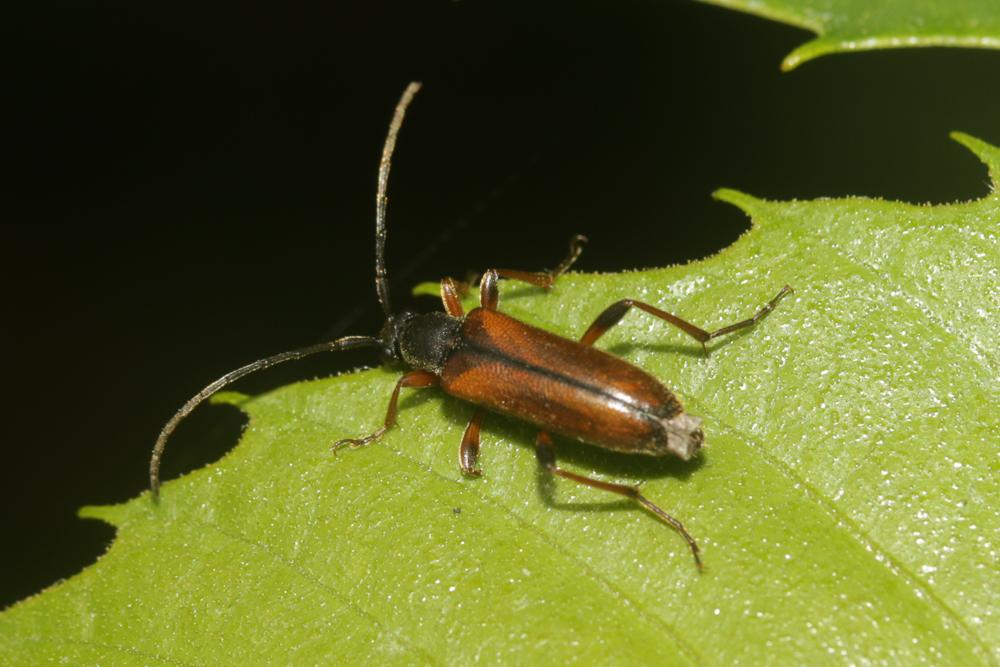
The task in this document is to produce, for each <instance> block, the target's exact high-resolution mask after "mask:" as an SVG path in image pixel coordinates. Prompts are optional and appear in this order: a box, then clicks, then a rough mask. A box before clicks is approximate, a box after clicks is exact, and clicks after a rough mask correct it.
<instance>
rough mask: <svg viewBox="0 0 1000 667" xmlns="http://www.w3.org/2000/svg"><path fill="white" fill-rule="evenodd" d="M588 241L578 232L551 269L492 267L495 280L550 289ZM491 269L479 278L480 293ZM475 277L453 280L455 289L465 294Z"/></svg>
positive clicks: (571, 264) (460, 293) (458, 292)
mask: <svg viewBox="0 0 1000 667" xmlns="http://www.w3.org/2000/svg"><path fill="white" fill-rule="evenodd" d="M586 242H587V237H586V236H584V235H583V234H576V235H574V236H573V238H571V239H570V240H569V254H568V255H566V258H565V259H564V260H563V261H561V262H559V265H558V266H556V268H554V269H552V270H550V271H519V270H517V269H491V271H493V274H494V276H493V280H494V282H495V281H496V279H497V278H507V279H509V280H520V281H521V282H524V283H530V284H532V285H534V286H536V287H542V288H545V289H548V288H550V287H552V285H554V284H555V282H556V278H558V277H559V276H561V275H562V274H564V273H566V272H567V271H568V270H569V267H571V266H573V263H574V262H575V261H576V259H577V257H579V256H580V253H581V252H583V244H584V243H586ZM487 274H489V271H487V272H486V273H484V274H483V276H482V278H480V280H479V290H480V295H481V294H482V290H483V281H485V280H486V277H487ZM474 279H475V276H474V275H473V276H471V277H470V278H469V280H468V282H453V284H454V285H455V291H456V293H457V294H459V295H461V296H464V295H465V294H466V293H467V292H468V291H469V284H470V283H471V282H472V281H473V280H474ZM493 310H496V308H494V309H493Z"/></svg>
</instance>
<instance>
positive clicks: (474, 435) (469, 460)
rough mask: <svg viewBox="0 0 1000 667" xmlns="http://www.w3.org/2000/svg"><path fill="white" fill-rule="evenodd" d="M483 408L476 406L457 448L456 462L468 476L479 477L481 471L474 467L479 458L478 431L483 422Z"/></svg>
mask: <svg viewBox="0 0 1000 667" xmlns="http://www.w3.org/2000/svg"><path fill="white" fill-rule="evenodd" d="M483 414H484V412H483V410H482V409H481V408H477V409H476V411H475V412H474V413H473V414H472V418H471V419H470V420H469V425H468V426H466V427H465V433H464V434H462V446H461V448H459V450H458V464H459V466H460V467H461V468H462V473H463V474H465V475H468V476H469V477H479V476H480V475H482V474H483V471H482V470H480V469H479V468H477V467H476V461H477V460H478V459H479V431H480V427H481V426H482V423H483Z"/></svg>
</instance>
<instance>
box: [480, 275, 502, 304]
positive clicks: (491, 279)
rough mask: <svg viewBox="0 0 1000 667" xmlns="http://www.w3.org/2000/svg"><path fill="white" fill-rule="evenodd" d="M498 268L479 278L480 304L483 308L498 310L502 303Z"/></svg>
mask: <svg viewBox="0 0 1000 667" xmlns="http://www.w3.org/2000/svg"><path fill="white" fill-rule="evenodd" d="M498 280H499V278H498V277H497V272H496V269H490V270H488V271H487V272H486V273H484V274H483V277H482V278H480V279H479V306H480V307H481V308H482V309H483V310H496V309H497V304H498V303H500V291H499V290H498V289H497V281H498Z"/></svg>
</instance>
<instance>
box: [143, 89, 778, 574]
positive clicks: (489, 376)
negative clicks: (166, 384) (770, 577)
mask: <svg viewBox="0 0 1000 667" xmlns="http://www.w3.org/2000/svg"><path fill="white" fill-rule="evenodd" d="M419 89H420V84H418V83H411V84H410V85H409V86H408V87H407V88H406V90H405V91H404V92H403V96H402V98H401V99H400V100H399V104H398V105H397V106H396V112H395V114H394V116H393V119H392V123H391V124H390V125H389V133H388V135H387V136H386V140H385V146H384V148H383V150H382V161H381V164H380V165H379V174H378V192H377V195H376V214H375V289H376V291H377V294H378V300H379V303H380V304H381V305H382V310H383V311H384V312H385V316H386V321H385V326H383V327H382V331H381V333H380V334H379V335H378V336H377V337H376V336H346V337H344V338H338V339H337V340H334V341H330V342H328V343H320V344H318V345H313V346H311V347H306V348H302V349H299V350H292V351H290V352H283V353H281V354H277V355H275V356H273V357H267V358H265V359H260V360H258V361H255V362H253V363H252V364H248V365H247V366H244V367H242V368H239V369H237V370H235V371H232V372H231V373H227V374H226V375H224V376H223V377H221V378H219V379H218V380H216V381H215V382H213V383H212V384H210V385H208V386H207V387H205V388H204V389H203V390H202V391H200V392H199V393H198V394H197V395H196V396H194V397H193V398H191V399H190V400H189V401H188V402H187V403H185V404H184V406H183V407H182V408H181V409H180V410H178V411H177V413H176V414H175V415H174V416H173V417H172V418H171V419H170V421H168V422H167V424H166V425H165V426H164V427H163V430H162V431H161V432H160V437H159V438H158V439H157V441H156V446H155V447H154V448H153V455H152V458H151V459H150V462H149V482H150V488H151V489H152V494H153V498H154V500H155V499H156V498H157V497H158V494H159V488H160V460H161V458H162V456H163V450H164V447H165V446H166V443H167V438H169V437H170V434H171V433H172V432H173V431H174V429H175V428H176V427H177V424H178V423H180V421H181V420H182V419H183V418H184V417H186V416H187V415H188V414H189V413H190V412H191V411H192V410H194V409H195V407H197V406H198V404H199V403H201V402H202V401H204V400H205V399H206V398H208V397H209V396H211V395H212V394H214V393H215V392H217V391H218V390H219V389H221V388H222V387H224V386H226V385H228V384H230V383H231V382H234V381H235V380H237V379H239V378H241V377H243V376H245V375H248V374H249V373H253V372H255V371H258V370H261V369H264V368H268V367H270V366H273V365H275V364H279V363H282V362H285V361H290V360H293V359H301V358H302V357H305V356H308V355H311V354H315V353H317V352H330V351H334V350H347V349H351V348H356V347H364V346H368V347H377V348H379V349H380V351H381V353H382V358H383V360H384V361H385V362H386V363H396V364H402V365H403V366H406V367H408V368H410V369H411V370H410V371H409V372H407V373H406V374H405V375H403V377H401V378H400V379H399V382H397V383H396V387H395V389H394V390H393V392H392V396H391V398H390V399H389V409H388V411H387V412H386V415H385V422H384V424H383V425H382V426H381V427H380V428H378V429H377V430H376V431H375V432H373V433H371V434H370V435H367V436H365V437H363V438H348V439H344V440H339V441H337V442H336V443H334V445H333V448H334V451H336V450H337V449H340V448H341V447H344V446H347V445H351V446H354V447H360V446H362V445H367V444H368V443H371V442H373V441H375V440H377V439H378V438H380V437H381V436H382V434H384V433H385V432H386V431H387V430H389V429H390V428H392V427H393V425H394V424H395V423H396V405H397V401H398V399H399V390H400V389H402V388H404V387H413V388H418V387H432V386H440V387H441V388H442V389H444V391H445V392H446V393H448V394H450V395H452V396H455V397H457V398H461V399H463V400H466V401H468V402H470V403H473V404H475V405H476V406H478V407H477V409H476V411H475V412H474V413H473V415H472V419H470V420H469V425H468V426H467V427H466V429H465V434H464V435H463V436H462V444H461V446H460V448H459V457H458V458H459V465H460V467H461V469H462V472H463V473H465V474H466V475H470V476H478V475H479V474H480V471H479V469H478V468H477V467H476V460H477V459H478V457H479V429H480V422H481V420H482V417H483V412H484V410H489V411H491V412H498V413H500V414H504V415H508V416H511V417H514V418H515V419H520V420H523V421H526V422H529V423H531V424H534V425H535V426H537V427H539V429H540V430H539V432H538V437H537V439H536V441H535V452H536V455H537V457H538V461H539V463H540V464H541V465H542V466H543V467H544V468H545V470H547V471H548V472H550V473H551V474H553V475H557V476H559V477H564V478H566V479H571V480H574V481H576V482H579V483H581V484H586V485H587V486H591V487H594V488H597V489H603V490H605V491H611V492H612V493H617V494H619V495H622V496H626V497H628V498H632V499H634V500H635V501H637V502H638V503H639V504H640V505H642V506H643V507H644V508H646V509H647V510H649V511H650V512H652V513H653V514H654V515H656V516H657V517H658V518H659V519H660V520H662V521H663V522H665V523H667V524H668V525H670V526H672V527H673V528H674V529H675V530H676V531H677V532H678V533H680V534H681V535H682V536H683V537H684V539H685V540H686V541H687V543H688V546H689V547H690V548H691V553H692V554H693V555H694V559H695V563H696V564H697V565H698V568H699V569H700V568H701V556H700V553H699V549H698V544H697V542H695V540H694V538H693V537H691V535H690V534H689V533H688V532H687V530H686V529H685V528H684V526H683V524H681V522H680V521H678V520H677V519H675V518H674V517H672V516H670V515H669V514H667V513H666V512H664V511H663V510H662V509H660V507H658V506H657V505H655V504H653V503H652V502H651V501H650V500H649V499H647V498H646V497H645V496H644V495H643V494H642V493H641V492H640V491H639V489H638V487H635V486H629V485H626V484H614V483H611V482H602V481H600V480H597V479H593V478H591V477H586V476H584V475H578V474H576V473H573V472H570V471H568V470H563V469H562V468H560V467H559V466H558V465H557V464H556V452H555V444H554V443H553V440H552V436H551V435H550V434H553V433H554V434H557V435H560V436H564V437H568V438H573V439H575V440H580V441H583V442H587V443H590V444H593V445H598V446H600V447H604V448H607V449H611V450H615V451H619V452H626V453H630V454H645V455H647V456H666V455H674V456H677V457H679V458H681V459H683V460H685V461H687V460H689V459H691V458H692V457H694V456H695V455H696V454H697V453H698V451H699V450H700V449H701V445H702V441H703V440H704V434H703V433H702V430H701V419H700V418H699V417H695V416H692V415H689V414H687V413H686V412H684V408H683V406H682V405H681V403H680V401H679V400H678V399H677V397H675V396H674V394H673V393H672V392H671V391H670V390H669V389H667V388H666V387H664V386H663V384H661V383H660V382H659V381H658V380H657V379H656V378H654V377H653V376H651V375H649V374H648V373H646V372H644V371H642V370H640V369H638V368H636V367H635V366H632V365H631V364H629V363H627V362H625V361H622V360H621V359H618V358H617V357H613V356H611V355H610V354H607V353H605V352H602V351H600V350H598V349H596V348H594V347H592V345H593V344H594V342H595V341H597V339H598V338H600V337H601V336H602V335H604V333H605V332H606V331H607V330H608V329H610V328H611V327H613V326H614V325H615V324H617V323H618V322H619V321H620V320H621V319H622V317H624V316H625V313H627V312H628V311H629V310H630V309H631V308H633V307H635V308H639V309H640V310H643V311H645V312H647V313H649V314H650V315H653V316H655V317H658V318H660V319H662V320H664V321H666V322H668V323H670V324H672V325H674V326H675V327H677V328H679V329H680V330H681V331H683V332H685V333H687V334H688V335H690V336H692V337H693V338H695V339H696V340H697V341H699V342H700V343H701V344H702V346H703V347H704V345H705V343H706V342H708V341H709V340H711V339H713V338H716V337H717V336H721V335H723V334H727V333H730V332H732V331H736V330H737V329H743V328H745V327H749V326H752V325H753V324H755V323H756V322H757V321H759V320H760V319H761V318H762V317H764V316H765V315H767V314H768V313H769V312H771V311H772V310H773V309H774V307H775V305H777V303H778V301H780V300H781V299H782V298H784V297H785V295H787V294H789V293H790V292H791V291H792V289H791V288H790V287H788V286H787V285H786V286H785V287H783V288H782V289H781V291H779V292H778V294H777V296H775V297H774V298H773V299H771V301H770V302H768V303H767V304H766V305H765V306H764V307H763V308H761V309H760V311H758V312H757V314H756V315H754V316H753V317H751V318H750V319H747V320H743V321H742V322H737V323H736V324H731V325H729V326H726V327H722V328H720V329H716V330H715V331H705V330H703V329H701V328H699V327H696V326H695V325H693V324H691V323H689V322H685V321H684V320H682V319H681V318H679V317H677V316H676V315H671V314H670V313H667V312H664V311H662V310H660V309H659V308H656V307H654V306H651V305H649V304H646V303H642V302H640V301H635V300H633V299H623V300H621V301H618V302H616V303H614V304H612V305H610V306H608V308H606V309H605V310H604V311H603V312H602V313H601V314H600V315H598V316H597V319H596V320H594V323H593V324H591V325H590V328H588V329H587V331H586V332H585V333H584V334H583V337H582V338H581V339H580V340H579V342H577V341H573V340H570V339H568V338H562V337H560V336H556V335H554V334H551V333H548V332H547V331H543V330H541V329H537V328H535V327H532V326H529V325H527V324H525V323H524V322H520V321H518V320H516V319H514V318H512V317H508V316H507V315H504V314H502V313H500V312H498V311H497V305H498V302H499V296H498V291H497V281H498V280H499V279H500V278H508V279H511V280H520V281H524V282H527V283H530V284H532V285H537V286H538V287H542V288H548V287H551V286H552V284H553V283H554V282H555V280H556V278H558V277H559V275H560V274H562V273H563V272H565V271H566V270H567V269H568V268H569V267H570V266H571V265H572V264H573V262H574V261H575V260H576V258H577V257H578V256H579V254H580V250H581V247H582V244H583V243H584V242H585V241H586V240H587V239H586V238H584V237H583V236H576V237H574V238H573V239H572V241H571V242H570V253H569V255H568V256H567V257H566V259H565V260H563V262H562V263H561V264H560V265H559V266H558V267H556V268H555V269H553V270H552V271H542V272H537V273H535V272H528V271H515V270H511V269H490V270H488V271H486V273H485V274H483V277H482V279H481V280H480V288H479V292H480V296H479V301H480V307H479V308H476V309H475V310H473V311H471V312H469V313H466V312H465V311H464V309H463V308H462V304H461V302H460V299H459V294H460V290H459V287H458V284H457V283H456V282H455V281H454V280H452V279H451V278H445V279H443V280H442V281H441V300H442V301H443V302H444V309H445V312H443V313H440V312H438V313H428V314H416V313H410V312H402V313H393V312H392V310H391V308H390V305H389V286H388V281H387V277H386V269H385V237H386V231H385V210H386V204H387V196H386V189H387V188H386V186H387V182H388V179H389V167H390V162H391V159H392V153H393V149H394V148H395V145H396V135H397V134H398V132H399V128H400V126H401V125H402V122H403V115H404V114H405V112H406V108H407V107H408V106H409V104H410V101H411V100H412V99H413V96H414V94H416V92H417V90H419Z"/></svg>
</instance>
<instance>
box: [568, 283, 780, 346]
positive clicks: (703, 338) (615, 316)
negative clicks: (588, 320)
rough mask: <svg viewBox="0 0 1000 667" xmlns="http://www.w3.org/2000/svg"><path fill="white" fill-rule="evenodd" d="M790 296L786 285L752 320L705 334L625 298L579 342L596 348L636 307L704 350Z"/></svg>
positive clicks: (645, 305) (660, 312) (641, 303)
mask: <svg viewBox="0 0 1000 667" xmlns="http://www.w3.org/2000/svg"><path fill="white" fill-rule="evenodd" d="M791 293H792V288H791V287H790V286H788V285H785V286H784V287H782V288H781V291H779V292H778V294H777V295H776V296H775V297H774V298H773V299H771V300H770V301H768V302H767V303H766V304H765V305H764V307H763V308H761V309H760V310H758V311H757V313H756V314H754V316H753V317H751V318H749V319H745V320H743V321H742V322H737V323H736V324H730V325H727V326H724V327H720V328H718V329H716V330H715V331H705V330H704V329H702V328H701V327H697V326H695V325H693V324H691V323H690V322H688V321H686V320H682V319H681V318H679V317H677V316H676V315H672V314H671V313H668V312H666V311H664V310H660V309H659V308H657V307H656V306H651V305H649V304H648V303H643V302H642V301H636V300H635V299H622V300H621V301H616V302H615V303H613V304H611V305H610V306H608V307H607V308H605V309H604V312H602V313H601V314H600V315H598V316H597V319H595V320H594V323H593V324H591V325H590V328H589V329H587V331H586V333H584V334H583V337H582V338H580V342H581V343H583V344H584V345H593V344H594V342H595V341H596V340H597V339H598V338H600V337H601V336H603V335H604V334H605V333H607V332H608V330H609V329H610V328H611V327H613V326H615V325H616V324H618V323H619V322H620V321H621V319H622V318H623V317H625V313H627V312H628V311H629V310H631V309H632V308H633V307H635V308H639V309H640V310H643V311H645V312H647V313H649V314H650V315H653V316H654V317H658V318H660V319H661V320H663V321H664V322H668V323H670V324H672V325H674V326H675V327H677V328H678V329H680V330H681V331H683V332H684V333H686V334H687V335H689V336H691V337H692V338H694V339H695V340H697V341H698V342H699V343H701V346H702V348H704V347H705V343H707V342H708V341H710V340H712V339H713V338H717V337H719V336H722V335H725V334H727V333H732V332H733V331H737V330H739V329H744V328H746V327H751V326H753V325H754V324H757V322H759V321H760V320H761V319H763V318H764V317H765V316H766V315H767V314H768V313H770V312H771V311H772V310H774V308H775V306H777V305H778V302H779V301H781V300H782V299H784V298H785V297H786V296H787V295H789V294H791Z"/></svg>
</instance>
